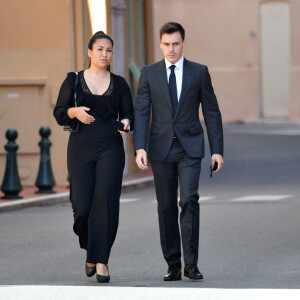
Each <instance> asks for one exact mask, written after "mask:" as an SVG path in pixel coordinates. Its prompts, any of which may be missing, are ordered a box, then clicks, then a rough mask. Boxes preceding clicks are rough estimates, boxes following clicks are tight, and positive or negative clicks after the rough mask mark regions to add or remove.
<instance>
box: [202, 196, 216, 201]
mask: <svg viewBox="0 0 300 300" xmlns="http://www.w3.org/2000/svg"><path fill="white" fill-rule="evenodd" d="M215 198H216V197H202V196H200V199H199V201H200V202H204V201H209V200H212V199H215Z"/></svg>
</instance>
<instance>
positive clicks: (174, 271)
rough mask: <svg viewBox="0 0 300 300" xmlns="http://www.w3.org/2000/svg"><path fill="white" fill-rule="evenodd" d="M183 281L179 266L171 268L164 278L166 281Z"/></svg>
mask: <svg viewBox="0 0 300 300" xmlns="http://www.w3.org/2000/svg"><path fill="white" fill-rule="evenodd" d="M175 280H181V268H180V267H178V266H173V267H169V269H168V274H167V275H165V276H164V281H175Z"/></svg>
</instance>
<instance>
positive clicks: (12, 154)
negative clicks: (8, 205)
mask: <svg viewBox="0 0 300 300" xmlns="http://www.w3.org/2000/svg"><path fill="white" fill-rule="evenodd" d="M5 136H6V138H7V139H8V142H7V144H6V145H5V146H4V148H5V150H6V151H7V154H6V168H5V174H4V178H3V183H2V186H1V191H2V192H3V193H4V194H5V195H4V196H3V197H1V199H22V197H21V196H19V193H20V192H21V191H22V185H21V181H20V176H19V172H18V165H17V150H18V149H19V146H18V145H17V144H16V142H15V140H16V138H17V137H18V132H17V131H16V130H15V129H8V130H7V131H6V134H5Z"/></svg>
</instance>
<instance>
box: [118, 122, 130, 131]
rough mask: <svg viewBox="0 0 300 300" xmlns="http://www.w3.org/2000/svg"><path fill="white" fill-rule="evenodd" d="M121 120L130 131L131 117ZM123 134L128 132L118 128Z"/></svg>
mask: <svg viewBox="0 0 300 300" xmlns="http://www.w3.org/2000/svg"><path fill="white" fill-rule="evenodd" d="M121 122H122V123H123V124H124V129H127V130H128V132H129V131H130V120H129V119H123V120H121ZM118 131H119V132H120V133H121V134H128V132H126V131H121V130H118Z"/></svg>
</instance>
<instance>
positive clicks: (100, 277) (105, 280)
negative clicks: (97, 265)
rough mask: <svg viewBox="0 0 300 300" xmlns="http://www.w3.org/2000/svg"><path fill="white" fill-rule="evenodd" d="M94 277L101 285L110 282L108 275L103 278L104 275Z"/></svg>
mask: <svg viewBox="0 0 300 300" xmlns="http://www.w3.org/2000/svg"><path fill="white" fill-rule="evenodd" d="M96 277H97V281H98V282H101V283H106V282H109V280H110V276H109V275H107V276H104V275H99V274H97V275H96Z"/></svg>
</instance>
